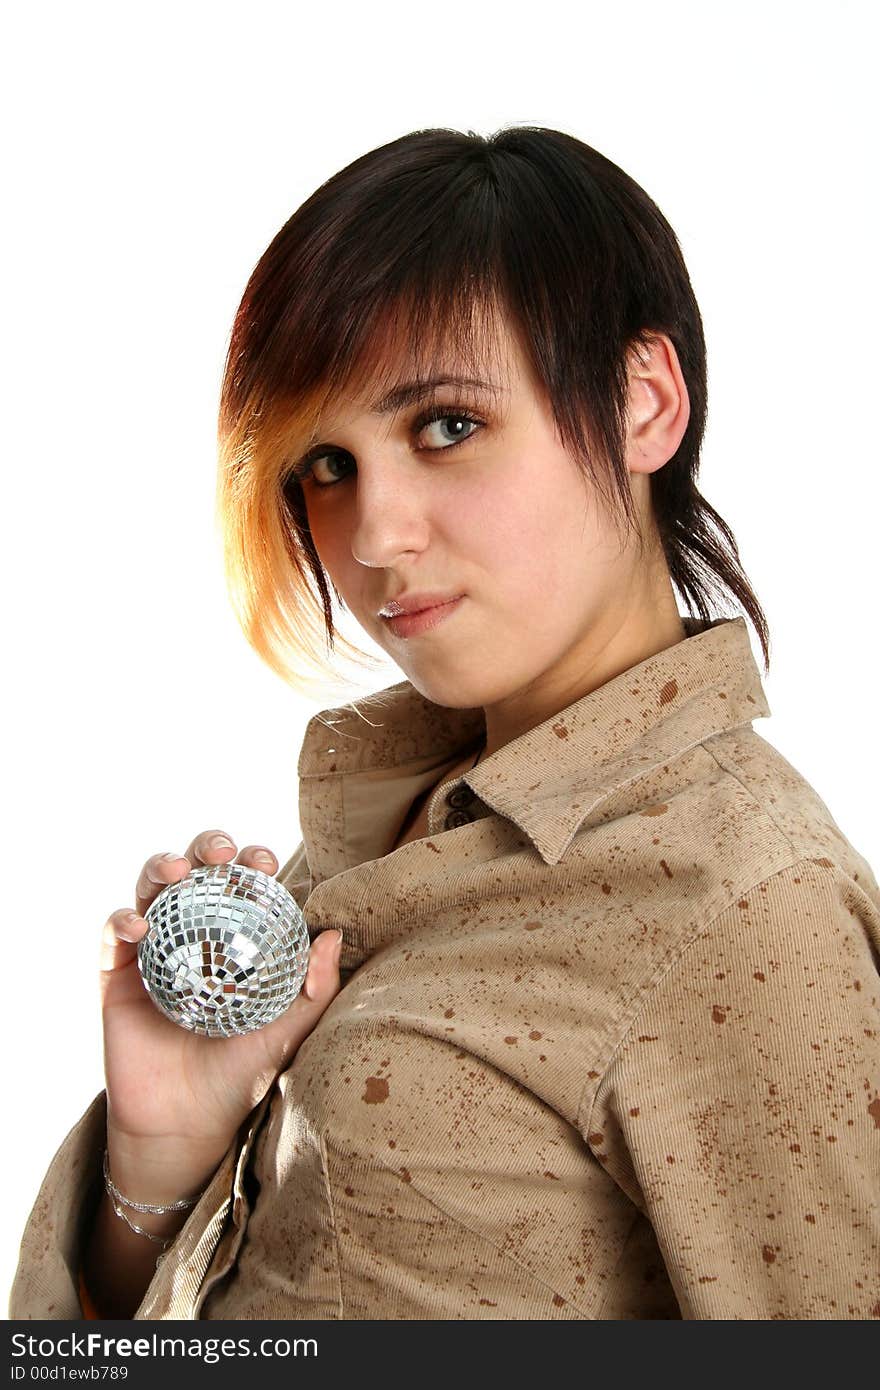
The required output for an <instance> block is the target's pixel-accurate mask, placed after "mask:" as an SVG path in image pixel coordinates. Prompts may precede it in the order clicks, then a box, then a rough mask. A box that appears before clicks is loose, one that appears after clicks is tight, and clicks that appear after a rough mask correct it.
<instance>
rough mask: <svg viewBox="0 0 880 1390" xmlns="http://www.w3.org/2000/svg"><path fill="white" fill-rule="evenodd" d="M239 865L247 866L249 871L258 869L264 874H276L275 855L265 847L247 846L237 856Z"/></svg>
mask: <svg viewBox="0 0 880 1390" xmlns="http://www.w3.org/2000/svg"><path fill="white" fill-rule="evenodd" d="M238 862H239V864H247V865H248V867H249V868H251V869H260V870H261V872H262V873H264V874H270V875H271V874H277V872H278V868H279V864H278V860H277V859H276V858H275V855H274V854H273V853H272V851H271V850H270V849H267V848H266V846H265V845H248V846H247V847H246V848H245V849H243V850H241V852H240V853H239V856H238Z"/></svg>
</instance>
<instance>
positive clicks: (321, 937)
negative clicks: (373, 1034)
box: [301, 928, 342, 1009]
mask: <svg viewBox="0 0 880 1390" xmlns="http://www.w3.org/2000/svg"><path fill="white" fill-rule="evenodd" d="M341 954H342V932H341V931H340V930H339V929H338V928H336V929H335V930H333V931H322V932H319V933H318V935H317V936H316V937H315V939H314V941H313V942H312V944H311V947H310V949H309V968H308V970H307V971H306V977H305V979H304V980H303V986H302V991H301V992H302V994H303V996H304V998H305V999H307V1000H308V1001H309V1002H310V1003H314V1004H321V1007H322V1009H324V1008H326V1007H327V1005H328V1004H329V1003H330V1000H331V999H333V998H334V996H335V995H336V994H337V993H338V992H339V957H340V955H341Z"/></svg>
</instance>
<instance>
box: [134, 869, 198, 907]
mask: <svg viewBox="0 0 880 1390" xmlns="http://www.w3.org/2000/svg"><path fill="white" fill-rule="evenodd" d="M191 867H192V865H191V864H190V862H189V860H188V859H186V858H184V856H183V855H182V854H154V855H153V856H152V857H151V858H150V859H148V860H147V862H146V864H145V865H144V867H143V868H142V869H141V872H140V876H139V878H138V881H137V883H136V885H135V890H134V897H135V907H136V908H137V911H138V913H139V914H140V915H141V916H143V914H144V913H145V912H146V910H147V908H148V907H149V906H150V903H151V902H153V900H154V899H155V898H157V897H158V896H159V894H160V893H161V892H162V890H163V889H165V888H167V887H168V885H169V883H177V882H178V881H179V880H180V879H182V878H185V877H186V875H187V874H188V873H189V871H190V869H191Z"/></svg>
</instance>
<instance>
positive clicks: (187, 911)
mask: <svg viewBox="0 0 880 1390" xmlns="http://www.w3.org/2000/svg"><path fill="white" fill-rule="evenodd" d="M145 917H146V920H147V923H148V929H147V931H146V933H145V934H144V936H143V937H142V938H141V941H140V943H139V945H138V965H139V966H140V971H141V976H142V977H143V981H144V985H145V987H146V989H147V991H148V993H149V995H150V998H151V999H152V1000H153V1002H154V1003H155V1005H156V1007H157V1008H158V1009H160V1010H161V1012H162V1013H163V1014H165V1016H166V1017H167V1018H170V1019H171V1021H172V1023H178V1024H180V1026H181V1027H182V1028H188V1029H189V1030H190V1031H191V1032H193V1033H205V1034H207V1036H208V1037H211V1038H227V1037H231V1036H232V1035H233V1034H236V1033H250V1032H252V1031H253V1030H254V1029H256V1028H264V1027H265V1026H266V1024H267V1023H271V1022H272V1020H273V1019H274V1018H277V1017H278V1015H279V1014H281V1013H283V1012H284V1010H285V1009H286V1008H288V1007H289V1006H290V1005H291V1004H292V1003H293V1000H294V999H295V998H296V996H297V994H298V993H299V991H300V989H301V988H302V982H303V980H304V979H305V975H306V970H307V968H308V963H309V933H308V928H307V927H306V922H305V918H304V917H303V915H302V912H301V911H300V908H299V904H298V903H297V902H296V900H295V899H294V898H292V897H291V896H290V894H289V893H288V891H287V889H286V888H284V887H283V886H282V885H281V884H280V883H279V882H278V881H277V880H276V879H274V878H271V877H270V876H269V875H268V874H264V873H261V872H260V870H259V869H250V868H248V867H247V866H246V865H244V864H235V863H233V864H210V865H206V866H201V865H200V866H197V867H196V868H194V869H192V870H191V871H190V872H189V873H188V874H187V876H186V878H183V879H181V880H180V882H179V883H171V884H169V885H168V887H167V888H165V889H163V890H162V892H161V893H160V894H159V896H158V897H157V898H156V899H155V900H154V901H153V902H152V903H151V904H150V906H149V907H148V908H147V911H146V913H145Z"/></svg>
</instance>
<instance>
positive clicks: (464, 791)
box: [446, 782, 476, 810]
mask: <svg viewBox="0 0 880 1390" xmlns="http://www.w3.org/2000/svg"><path fill="white" fill-rule="evenodd" d="M475 795H476V793H475V792H474V791H473V789H472V788H471V787H469V786H468V784H467V782H462V784H461V786H460V787H455V788H454V790H453V791H451V792H450V793H449V795H448V796H447V798H446V804H447V806H454V807H455V809H456V810H459V809H460V808H461V807H462V806H470V804H471V802H472V801H473V799H474V796H475Z"/></svg>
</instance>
